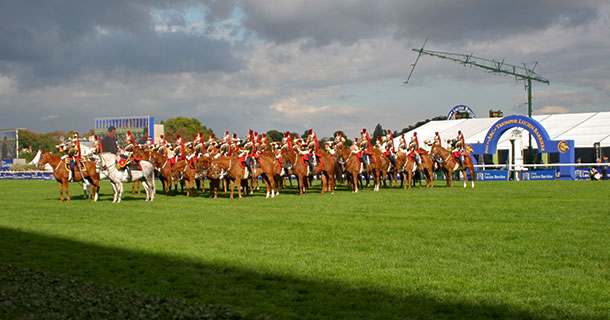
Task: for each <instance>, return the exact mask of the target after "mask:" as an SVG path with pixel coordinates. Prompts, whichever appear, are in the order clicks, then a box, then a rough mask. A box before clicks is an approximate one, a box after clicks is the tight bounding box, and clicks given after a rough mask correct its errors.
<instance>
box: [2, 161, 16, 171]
mask: <svg viewBox="0 0 610 320" xmlns="http://www.w3.org/2000/svg"><path fill="white" fill-rule="evenodd" d="M12 165H13V159H2V160H0V170H11V166H12Z"/></svg>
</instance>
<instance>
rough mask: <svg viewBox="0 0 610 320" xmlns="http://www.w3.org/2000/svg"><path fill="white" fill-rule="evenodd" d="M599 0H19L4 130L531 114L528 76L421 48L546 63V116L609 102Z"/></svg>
mask: <svg viewBox="0 0 610 320" xmlns="http://www.w3.org/2000/svg"><path fill="white" fill-rule="evenodd" d="M609 33H610V3H608V1H594V0H581V1H572V0H508V1H505V0H497V1H488V0H462V1H438V0H430V1H419V0H418V1H415V0H396V1H393V0H378V1H369V0H346V1H341V0H337V1H328V0H307V1H305V0H302V1H301V0H294V1H291V0H273V1H272V0H256V1H254V0H222V1H220V0H218V1H214V0H202V1H194V0H185V1H180V0H175V1H169V0H130V1H125V0H105V1H80V0H40V1H34V0H32V1H21V0H4V1H2V2H0V129H5V128H15V127H17V128H27V129H29V130H32V131H34V132H39V133H44V132H51V131H54V130H64V131H70V130H76V131H80V132H87V131H88V130H89V129H91V128H93V119H94V118H95V117H112V116H132V115H133V116H139V115H151V116H154V117H155V120H156V121H157V122H159V121H161V120H167V119H169V118H174V117H178V116H183V117H187V118H197V119H199V120H200V121H201V122H202V124H203V125H205V126H207V127H209V128H212V129H213V130H214V131H215V132H216V133H217V134H221V133H223V132H224V131H225V130H228V131H231V132H236V133H238V134H239V135H241V136H243V135H245V134H246V133H247V132H248V130H249V129H253V130H255V131H259V132H265V131H267V130H271V129H276V130H280V131H285V130H290V131H293V132H303V131H305V130H307V129H310V128H312V129H314V130H315V131H316V132H317V134H318V136H320V137H324V136H330V135H332V133H333V132H334V131H336V130H343V131H344V132H345V133H346V134H347V135H348V136H352V137H353V136H356V135H358V133H359V132H360V131H361V130H362V128H367V129H368V130H369V131H373V129H374V127H375V125H376V124H377V123H380V124H382V126H383V127H384V128H386V129H392V130H401V129H402V128H404V127H407V126H409V125H411V124H414V123H416V122H418V121H420V120H424V119H429V118H433V117H435V116H439V115H446V114H447V113H448V112H449V110H450V109H451V108H452V107H453V106H455V105H459V104H465V105H467V106H469V107H470V108H471V109H472V110H474V112H475V114H476V115H477V117H487V116H488V111H489V109H494V110H497V109H500V110H502V111H503V112H504V115H510V114H527V105H526V104H525V103H526V102H527V92H526V91H525V87H524V83H523V82H522V81H516V80H515V79H514V78H511V77H506V76H498V75H495V74H491V73H487V72H484V71H482V70H480V69H474V68H469V67H464V66H462V65H460V64H456V63H452V62H449V61H446V60H442V59H438V58H435V57H430V56H422V57H421V58H420V60H419V62H418V64H417V66H416V68H415V71H414V73H413V76H412V78H411V80H410V81H409V83H408V84H407V85H404V84H403V81H404V80H405V79H406V77H407V75H408V73H409V71H410V68H411V64H412V63H413V62H414V61H415V59H416V57H417V53H416V52H414V51H412V50H411V49H413V48H419V47H421V46H422V44H423V42H424V40H425V39H426V38H427V39H428V40H427V43H426V49H428V50H436V51H444V52H454V53H464V54H474V55H475V56H479V57H485V58H490V59H492V58H493V59H497V60H502V59H505V62H506V63H511V64H515V65H522V64H523V63H525V64H526V65H527V66H530V67H532V66H534V64H535V63H536V62H537V64H536V69H535V71H536V72H537V73H538V74H539V75H541V76H542V77H544V78H546V79H548V80H549V81H550V85H546V84H542V83H534V85H533V110H534V113H535V114H548V113H574V112H590V111H610V76H609V75H610V64H609V62H610V37H608V34H609Z"/></svg>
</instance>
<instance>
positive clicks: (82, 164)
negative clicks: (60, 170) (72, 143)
mask: <svg viewBox="0 0 610 320" xmlns="http://www.w3.org/2000/svg"><path fill="white" fill-rule="evenodd" d="M75 162H76V164H75V166H74V170H77V169H80V170H81V171H82V172H87V168H86V167H85V161H84V160H78V161H75ZM64 165H65V166H66V170H67V171H72V158H70V157H68V158H66V159H64ZM76 166H78V168H77V167H76Z"/></svg>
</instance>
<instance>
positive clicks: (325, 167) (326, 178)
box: [313, 149, 337, 194]
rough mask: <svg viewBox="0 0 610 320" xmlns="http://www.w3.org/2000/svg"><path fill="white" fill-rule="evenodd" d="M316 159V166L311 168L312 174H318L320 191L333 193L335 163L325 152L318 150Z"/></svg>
mask: <svg viewBox="0 0 610 320" xmlns="http://www.w3.org/2000/svg"><path fill="white" fill-rule="evenodd" d="M316 157H319V159H318V165H317V166H315V167H314V168H313V174H319V175H320V177H321V179H322V191H321V192H320V194H324V192H330V193H331V194H334V193H335V171H336V167H337V162H336V161H335V159H333V158H332V157H331V156H330V154H329V153H328V152H327V151H326V150H322V149H320V150H318V154H317V155H316Z"/></svg>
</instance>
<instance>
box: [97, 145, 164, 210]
mask: <svg viewBox="0 0 610 320" xmlns="http://www.w3.org/2000/svg"><path fill="white" fill-rule="evenodd" d="M116 165H117V158H116V155H115V154H113V153H110V152H104V153H101V154H100V155H99V160H98V168H99V170H100V174H101V175H102V176H105V177H107V178H108V179H109V180H110V183H111V184H112V189H113V191H114V197H113V199H112V202H113V203H118V202H121V197H122V196H123V182H132V181H138V180H139V181H142V186H144V190H145V191H146V201H153V200H155V192H156V187H155V170H154V168H153V165H152V163H150V162H148V161H146V160H141V161H140V166H141V167H142V170H141V171H140V170H133V171H131V172H129V171H127V170H128V169H125V170H119V169H118V168H117V167H116Z"/></svg>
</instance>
